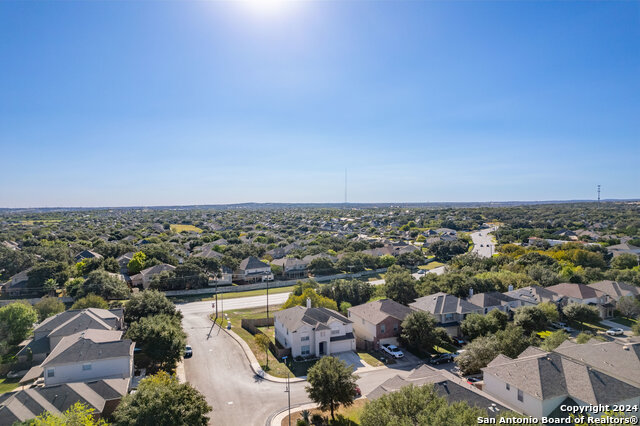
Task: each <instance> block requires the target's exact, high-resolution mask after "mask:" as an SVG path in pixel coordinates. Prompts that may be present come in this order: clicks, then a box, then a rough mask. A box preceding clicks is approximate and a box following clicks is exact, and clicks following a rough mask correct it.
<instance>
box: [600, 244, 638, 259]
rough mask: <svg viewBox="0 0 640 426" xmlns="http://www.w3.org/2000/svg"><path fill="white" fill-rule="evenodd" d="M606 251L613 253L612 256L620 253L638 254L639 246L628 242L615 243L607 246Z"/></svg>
mask: <svg viewBox="0 0 640 426" xmlns="http://www.w3.org/2000/svg"><path fill="white" fill-rule="evenodd" d="M607 251H609V253H611V254H612V255H613V257H617V256H620V255H621V254H625V253H627V254H635V255H636V256H640V247H636V246H633V245H631V244H629V243H622V244H616V245H613V246H609V247H607Z"/></svg>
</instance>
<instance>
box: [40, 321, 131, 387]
mask: <svg viewBox="0 0 640 426" xmlns="http://www.w3.org/2000/svg"><path fill="white" fill-rule="evenodd" d="M121 336H122V332H121V331H115V330H110V331H104V330H87V331H82V332H80V333H76V334H74V335H71V336H67V337H64V338H62V340H60V343H58V344H57V345H56V347H55V348H54V349H53V351H52V352H51V353H50V354H49V356H48V357H47V358H46V359H45V360H44V361H43V362H42V365H41V367H42V369H43V371H44V383H45V386H49V385H56V384H59V383H71V382H88V381H91V380H100V379H115V378H120V379H127V378H131V377H132V376H133V349H134V347H135V343H134V342H132V341H131V340H129V339H125V340H119V339H120V337H121Z"/></svg>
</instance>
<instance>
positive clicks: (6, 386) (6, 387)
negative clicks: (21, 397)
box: [0, 377, 20, 394]
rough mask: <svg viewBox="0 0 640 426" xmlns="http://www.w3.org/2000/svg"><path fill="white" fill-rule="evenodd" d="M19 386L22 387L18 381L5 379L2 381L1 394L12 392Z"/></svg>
mask: <svg viewBox="0 0 640 426" xmlns="http://www.w3.org/2000/svg"><path fill="white" fill-rule="evenodd" d="M18 386H20V383H18V379H7V378H6V377H3V378H1V379H0V394H3V393H7V392H11V391H12V390H14V389H15V388H17V387H18Z"/></svg>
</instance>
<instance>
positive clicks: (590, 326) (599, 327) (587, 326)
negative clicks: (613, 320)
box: [569, 321, 609, 334]
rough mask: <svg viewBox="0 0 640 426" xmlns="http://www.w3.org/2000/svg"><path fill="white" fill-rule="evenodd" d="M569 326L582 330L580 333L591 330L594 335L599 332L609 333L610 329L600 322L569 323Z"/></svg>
mask: <svg viewBox="0 0 640 426" xmlns="http://www.w3.org/2000/svg"><path fill="white" fill-rule="evenodd" d="M569 326H571V327H573V328H575V329H576V330H580V331H586V330H590V331H592V332H593V333H594V334H597V333H598V331H607V330H608V329H609V327H607V326H605V325H604V324H602V323H600V322H599V321H598V322H597V323H588V322H582V323H581V322H578V321H569Z"/></svg>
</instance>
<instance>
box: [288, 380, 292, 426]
mask: <svg viewBox="0 0 640 426" xmlns="http://www.w3.org/2000/svg"><path fill="white" fill-rule="evenodd" d="M289 374H290V373H289V371H287V398H288V400H289V426H291V386H290V384H289Z"/></svg>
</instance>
